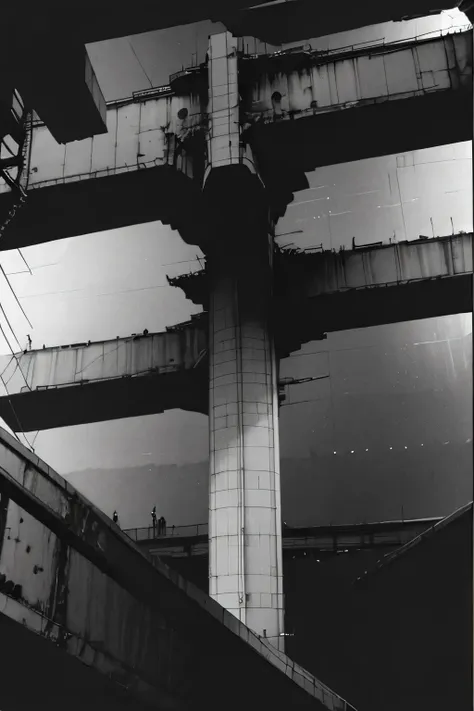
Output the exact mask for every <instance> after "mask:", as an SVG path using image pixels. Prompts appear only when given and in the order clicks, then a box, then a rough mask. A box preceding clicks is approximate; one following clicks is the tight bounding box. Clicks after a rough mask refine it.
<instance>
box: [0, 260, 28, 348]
mask: <svg viewBox="0 0 474 711" xmlns="http://www.w3.org/2000/svg"><path fill="white" fill-rule="evenodd" d="M0 271H1V272H2V274H3V276H4V277H5V279H6V282H7V284H8V286H9V287H10V290H11V292H12V294H13V296H14V297H15V301H16V303H17V304H18V306H19V307H20V309H21V311H22V314H23V316H24V317H25V318H26V320H27V321H28V325H29V326H30V328H33V324H32V323H31V321H30V319H29V318H28V316H27V315H26V312H25V309H24V308H23V306H22V305H21V304H20V300H19V299H18V296H17V295H16V292H15V289H14V288H13V287H12V285H11V284H10V280H9V278H8V277H7V275H6V274H5V270H4V268H3V267H2V265H1V264H0ZM18 345H19V344H18ZM20 347H21V346H20Z"/></svg>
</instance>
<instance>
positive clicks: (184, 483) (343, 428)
mask: <svg viewBox="0 0 474 711" xmlns="http://www.w3.org/2000/svg"><path fill="white" fill-rule="evenodd" d="M451 15H452V17H451V16H448V15H447V14H445V15H443V16H442V17H441V18H429V19H428V20H426V19H424V20H419V21H416V22H411V23H406V24H404V25H390V24H387V25H384V26H380V25H379V26H374V27H372V28H365V29H364V30H361V31H358V32H356V33H344V35H339V36H333V37H331V38H321V39H319V40H318V41H317V42H315V43H313V46H318V47H325V46H331V47H336V46H346V45H348V44H353V43H357V42H362V41H369V40H371V41H374V40H379V39H382V38H383V37H385V38H386V39H387V40H389V39H395V38H396V37H397V36H399V34H400V30H402V31H403V33H404V36H406V37H408V36H414V35H415V34H416V35H420V34H424V33H425V32H428V31H430V30H434V29H437V28H439V27H440V21H441V22H442V23H443V25H442V26H443V27H449V25H450V23H451V22H453V21H456V22H459V18H458V17H457V16H456V15H455V13H454V12H452V13H451ZM464 21H465V20H464V19H463V18H461V24H462V23H463V22H464ZM216 29H217V30H218V29H219V26H217V25H211V24H210V23H200V24H199V25H195V26H187V27H183V28H177V29H175V30H171V31H164V32H158V33H147V34H145V35H140V36H136V37H134V38H131V41H130V39H128V38H124V39H120V40H114V41H111V42H104V43H99V44H97V45H93V46H91V47H89V53H90V56H91V59H92V61H93V63H94V67H95V69H96V73H97V76H98V79H99V82H100V83H101V86H102V89H103V91H104V93H105V95H106V98H107V99H112V98H118V97H123V96H126V95H129V94H130V93H131V92H132V91H134V90H138V89H143V88H147V87H149V86H150V83H151V84H153V85H155V86H156V85H161V84H165V83H167V79H168V75H169V74H170V73H171V72H174V71H177V70H178V69H180V68H181V66H188V65H190V64H192V63H193V61H194V62H195V61H196V60H195V57H196V56H198V59H199V61H201V60H202V56H203V53H204V52H205V49H206V43H207V35H208V34H209V33H210V32H214V31H216ZM397 33H398V34H397ZM257 48H258V47H257ZM193 54H194V57H193ZM470 156H471V145H470V143H467V144H458V145H454V146H445V147H442V148H440V149H435V150H429V151H416V152H412V153H409V154H404V155H400V156H389V157H384V158H379V159H375V160H370V161H361V162H358V163H352V164H346V165H342V166H332V167H328V168H324V169H320V170H317V171H314V172H313V173H311V174H309V176H308V178H309V182H310V188H309V189H308V190H306V191H303V192H301V193H298V194H297V195H296V196H295V202H294V204H293V205H292V206H290V207H289V209H288V211H287V213H286V215H285V217H284V218H283V219H282V220H281V221H280V223H279V225H278V228H277V234H278V235H279V236H278V241H279V242H280V244H288V243H294V244H296V245H299V246H302V247H309V246H314V245H315V244H321V243H322V244H323V245H324V246H325V247H328V248H329V247H334V248H337V247H338V246H340V245H341V244H349V243H350V240H351V238H352V236H353V235H354V234H355V235H356V238H357V241H358V242H360V243H368V242H371V241H372V242H378V241H380V240H382V239H383V240H386V241H388V239H389V238H391V237H393V236H395V237H396V238H397V239H398V240H403V239H416V238H417V237H418V236H419V234H426V235H431V234H433V233H434V234H437V235H439V234H447V233H450V232H451V231H452V225H454V229H455V230H456V231H459V230H465V231H470V230H472V197H471V196H472V181H471V160H470ZM451 218H452V223H451ZM23 253H24V256H25V257H26V259H27V261H28V263H29V264H30V266H31V267H32V271H33V275H32V276H31V275H30V274H29V273H26V274H25V273H23V274H15V275H14V276H12V277H11V279H12V282H13V284H14V286H15V290H16V292H17V294H18V295H19V296H20V298H21V303H22V305H23V307H24V308H25V310H26V312H27V314H28V317H29V318H30V320H31V321H32V323H33V325H34V330H33V331H31V329H30V328H29V327H28V325H27V324H26V322H25V321H24V319H23V317H22V315H21V312H20V311H19V309H18V307H17V305H16V304H15V302H14V300H13V299H10V301H9V300H8V299H9V298H10V297H8V296H7V297H6V299H5V305H6V306H7V311H8V313H9V315H11V319H12V321H13V323H14V328H15V331H16V332H17V334H18V335H19V337H20V338H21V339H23V341H24V342H26V334H27V333H30V332H31V333H32V337H33V345H34V346H41V345H42V343H46V344H48V345H53V344H58V343H70V342H74V341H83V340H88V339H92V340H99V339H101V338H104V339H105V338H114V337H115V336H117V335H121V336H123V335H128V334H130V333H132V332H138V331H141V330H143V329H144V328H148V329H149V330H150V331H159V330H163V329H164V328H165V327H166V326H168V325H172V324H173V323H177V322H179V321H182V320H185V319H187V318H188V317H189V314H190V313H192V312H195V311H196V310H197V309H196V308H195V307H193V306H192V304H190V303H189V302H187V301H186V300H185V298H184V295H183V294H182V293H181V292H180V291H177V290H174V289H171V288H170V287H169V286H168V285H167V283H166V274H168V275H171V276H174V275H176V274H178V273H181V272H183V271H188V270H190V269H195V268H197V267H198V262H197V261H196V256H199V252H198V251H197V250H196V248H193V247H189V246H187V245H185V244H184V243H183V242H182V240H181V239H180V237H179V235H178V233H176V232H173V231H171V230H170V229H169V228H167V227H163V226H162V225H161V224H159V223H151V224H147V225H138V226H136V227H134V228H127V229H123V230H117V231H114V232H108V233H99V234H95V235H89V236H85V237H78V238H75V239H72V240H62V241H59V242H56V243H52V244H46V245H40V246H37V247H32V248H30V249H27V250H24V251H23ZM1 261H2V264H3V265H4V267H5V269H6V271H8V272H9V273H14V272H21V271H24V269H25V266H24V262H23V261H22V259H21V257H20V255H18V253H15V252H10V253H5V254H3V255H2V258H1ZM4 291H5V290H3V292H2V295H3V293H4ZM470 332H471V317H470V315H469V316H467V315H465V316H457V317H450V318H446V319H436V320H432V321H430V322H419V323H410V324H399V325H395V326H386V327H381V328H374V329H364V330H360V331H353V332H346V333H337V334H332V335H330V337H329V338H328V340H327V341H324V342H322V343H312V344H308V345H307V346H305V347H304V348H303V349H302V351H300V352H299V353H297V354H294V355H293V356H292V357H291V358H289V359H286V361H284V362H283V364H282V374H283V375H292V376H295V377H300V376H306V375H315V374H328V375H330V378H329V379H327V380H322V381H319V382H317V383H314V384H312V385H311V386H310V387H308V386H306V387H305V388H304V389H303V387H302V386H299V387H297V388H293V389H292V390H291V393H290V401H291V402H292V403H293V404H287V405H285V406H284V407H283V408H282V410H281V426H280V428H281V455H282V487H283V511H284V515H285V516H286V517H287V518H289V519H291V522H292V523H294V524H298V523H318V522H320V523H323V522H327V521H333V522H335V521H337V520H339V521H341V520H345V521H348V520H354V521H356V520H360V519H366V520H368V519H372V520H377V519H380V518H387V517H397V516H399V515H400V513H401V512H402V507H403V513H404V515H405V516H407V515H413V516H418V515H440V514H442V513H449V511H450V510H451V508H453V507H454V506H456V505H458V504H459V505H461V504H462V503H464V501H465V499H466V497H468V498H469V497H470V496H471V483H470V476H471V474H470V469H469V468H468V467H469V458H470V456H471V451H472V449H471V448H472V442H471V443H469V442H468V443H466V440H468V439H470V438H471V435H472V417H471V403H472V391H471V387H472V385H471V383H472V365H471V359H472V344H471V340H470V337H466V335H467V334H469V333H470ZM22 345H23V343H22ZM2 352H6V345H4V346H3V348H2ZM302 401H303V402H302ZM308 401H309V402H308ZM207 437H208V434H207V418H206V417H204V416H201V415H196V414H191V413H183V412H180V411H172V412H168V413H164V414H161V415H156V416H150V417H147V418H135V419H130V420H124V421H118V422H110V423H99V424H94V425H86V426H81V427H74V428H65V429H62V430H56V431H50V432H44V433H40V434H39V435H38V436H37V437H36V439H35V448H36V452H37V454H38V455H39V456H41V457H42V458H44V459H45V460H46V461H47V462H48V463H49V464H50V465H51V466H53V467H55V468H57V470H58V471H59V472H60V473H61V474H64V475H66V476H67V475H68V473H71V472H78V471H80V470H91V471H89V472H84V473H83V474H77V473H74V475H73V476H72V481H73V483H74V484H75V485H77V486H78V487H79V488H81V489H82V490H83V491H84V493H86V495H87V496H89V498H91V499H92V500H94V501H95V502H96V503H97V504H98V505H99V506H101V507H102V508H104V510H105V511H106V513H108V514H109V515H110V514H111V513H112V511H113V509H114V508H118V509H119V511H120V513H121V522H122V525H124V526H136V525H145V524H146V523H147V521H146V518H147V516H148V508H149V502H150V500H151V498H155V499H157V500H159V501H160V502H161V506H162V512H163V513H164V514H165V516H166V517H167V518H168V520H169V521H173V522H175V523H177V524H184V523H194V522H196V521H198V520H205V519H206V518H207V511H206V507H207V458H208V439H207ZM28 439H29V441H30V442H31V441H32V440H33V439H34V433H33V434H30V435H29V436H28ZM422 445H423V447H422ZM390 447H392V449H390ZM405 448H406V449H405ZM334 452H336V454H334ZM98 469H105V470H108V471H106V472H102V473H101V474H100V477H99V475H98V474H96V473H95V472H96V470H98Z"/></svg>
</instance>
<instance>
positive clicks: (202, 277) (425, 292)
mask: <svg viewBox="0 0 474 711" xmlns="http://www.w3.org/2000/svg"><path fill="white" fill-rule="evenodd" d="M170 283H171V284H173V285H174V286H178V287H180V288H182V289H183V290H184V292H185V294H186V296H187V297H188V298H189V299H191V300H192V301H193V303H195V304H199V305H202V306H203V307H204V309H207V308H208V298H209V297H208V289H209V286H208V277H207V274H206V272H205V271H204V270H203V271H201V272H196V273H195V274H194V275H186V276H183V277H177V278H175V279H172V280H170ZM274 294H275V300H274V329H275V340H276V347H277V354H278V356H279V357H280V358H283V357H285V356H287V355H289V354H290V353H291V352H293V351H295V350H298V349H299V348H301V346H302V344H303V343H306V342H308V341H311V340H314V339H317V338H320V337H321V335H322V334H324V333H325V332H331V331H343V330H347V329H352V328H365V327H368V326H378V325H381V324H386V323H399V322H403V321H411V320H416V319H423V318H433V317H435V316H447V315H449V314H453V313H467V312H470V311H472V303H473V300H472V233H470V234H460V235H454V236H449V237H435V238H433V239H419V240H417V241H413V242H401V243H398V244H386V245H380V246H379V245H374V246H367V247H360V248H356V249H353V250H342V251H339V252H331V251H326V252H307V253H304V252H301V253H300V252H292V251H281V252H279V253H278V254H277V256H276V259H275V284H274Z"/></svg>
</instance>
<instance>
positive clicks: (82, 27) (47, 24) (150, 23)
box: [1, 0, 472, 143]
mask: <svg viewBox="0 0 474 711" xmlns="http://www.w3.org/2000/svg"><path fill="white" fill-rule="evenodd" d="M260 4H262V3H261V0H252V2H249V0H231V1H230V2H229V1H228V2H227V3H226V9H225V11H223V10H222V9H221V4H220V3H217V2H216V1H215V0H208V1H207V2H206V3H204V5H203V6H201V4H200V6H199V8H198V7H197V6H196V5H195V4H194V5H191V4H189V3H186V4H185V5H184V7H183V6H179V7H177V8H170V7H169V6H167V7H166V8H165V7H162V4H156V3H155V4H152V5H150V3H149V2H147V1H146V0H138V6H137V7H136V8H135V9H134V13H132V16H131V15H130V13H129V12H128V11H126V10H125V9H123V10H120V9H119V8H118V7H117V6H116V5H113V6H111V5H110V3H109V2H107V1H105V2H102V3H101V4H100V6H99V7H98V6H97V4H96V3H92V4H89V3H86V5H85V6H84V5H83V4H81V7H80V11H78V12H75V13H74V22H73V23H71V22H70V19H69V15H68V16H67V18H66V16H65V14H64V8H63V6H62V4H61V3H58V2H56V1H55V0H50V2H48V3H47V5H46V7H44V6H43V5H42V6H41V9H39V8H38V7H36V6H33V7H32V8H31V9H29V11H28V13H27V16H26V17H25V13H24V12H23V10H22V8H20V7H19V6H18V7H15V6H11V5H10V6H9V7H8V8H7V9H5V10H3V11H2V20H3V30H4V41H3V45H2V50H1V54H2V66H3V67H4V71H5V69H6V74H7V75H8V79H9V81H11V82H12V85H13V86H15V87H16V88H17V89H18V90H19V91H20V93H22V94H23V95H24V96H25V98H26V100H27V102H28V105H29V108H33V109H35V110H36V111H37V112H38V114H39V115H40V116H41V117H42V118H43V120H44V121H45V122H46V124H47V125H48V128H49V130H50V131H51V133H52V134H53V135H54V136H55V138H56V140H57V141H58V142H61V143H67V142H70V141H76V140H81V139H83V138H85V137H88V136H93V135H98V134H100V133H103V132H104V130H105V125H104V123H105V115H104V110H103V97H102V94H101V92H100V89H99V87H98V85H97V82H96V81H95V78H94V83H93V86H92V85H89V83H88V81H87V77H88V76H89V75H90V73H91V72H90V70H91V67H90V63H89V61H88V58H86V53H85V48H84V44H86V43H90V42H97V41H101V40H105V39H111V38H113V37H123V36H128V35H132V34H137V33H141V32H147V31H151V30H156V29H161V28H165V27H172V26H176V25H180V24H188V23H190V22H198V21H199V20H204V19H213V20H223V21H224V22H225V23H226V24H227V26H228V29H230V30H231V31H232V32H233V33H234V34H242V35H244V36H249V35H252V36H253V35H255V36H257V37H259V38H260V39H262V40H264V41H267V42H272V43H276V44H281V43H283V42H290V41H294V40H296V39H302V38H304V37H307V36H308V35H307V33H308V31H309V32H311V33H312V34H314V33H318V35H322V34H329V33H332V32H339V31H344V30H349V29H354V28H357V27H362V26H364V25H367V24H374V23H377V22H384V21H388V20H401V19H408V18H410V17H418V16H422V15H427V14H431V13H433V12H434V13H437V12H440V11H441V10H442V9H450V7H449V3H448V4H447V6H446V7H445V6H444V5H443V4H442V5H443V6H442V7H441V6H440V3H437V5H436V7H435V8H434V9H433V7H432V5H433V3H432V0H416V1H415V0H412V1H411V2H410V3H408V2H407V0H390V2H386V3H383V4H382V3H380V2H378V1H375V0H366V2H365V3H364V5H363V6H362V7H361V6H360V5H358V6H357V8H356V9H354V7H353V4H352V3H351V2H350V0H339V2H338V3H337V5H335V6H330V7H329V6H328V7H327V8H324V9H322V8H321V7H320V6H319V4H318V6H317V7H316V4H315V3H314V1H313V0H298V1H297V2H296V1H294V2H291V3H285V4H283V5H278V4H277V5H275V6H271V7H263V8H258V7H255V6H258V5H260ZM250 5H252V6H253V7H252V8H251V9H248V8H249V6H250ZM460 6H461V9H463V8H464V7H465V8H466V10H467V12H468V13H470V12H472V9H471V7H470V3H469V2H461V4H460ZM84 60H85V63H86V64H85V67H84ZM84 70H86V71H84ZM84 80H85V83H84Z"/></svg>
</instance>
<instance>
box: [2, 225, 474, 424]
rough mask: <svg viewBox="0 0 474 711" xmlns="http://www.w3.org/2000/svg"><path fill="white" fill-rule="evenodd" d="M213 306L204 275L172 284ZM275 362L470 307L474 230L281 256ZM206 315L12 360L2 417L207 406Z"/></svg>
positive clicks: (57, 417)
mask: <svg viewBox="0 0 474 711" xmlns="http://www.w3.org/2000/svg"><path fill="white" fill-rule="evenodd" d="M171 283H172V284H173V285H175V286H180V287H181V288H183V290H184V291H185V294H186V295H187V296H188V297H192V300H193V301H194V302H195V303H198V304H201V305H203V306H204V308H205V309H207V308H208V300H209V282H208V276H207V274H206V272H200V273H197V274H196V275H194V276H187V277H186V278H178V279H173V280H171ZM274 289H275V301H274V306H273V310H274V331H275V342H276V343H275V345H276V355H277V358H284V357H286V356H288V355H289V354H290V353H292V352H294V351H297V350H299V349H300V348H301V346H302V345H303V343H306V342H308V341H311V340H315V339H318V338H321V337H322V335H323V334H324V333H325V332H331V331H339V330H346V329H353V328H365V327H368V326H377V325H382V324H386V323H399V322H403V321H410V320H414V319H423V318H434V317H436V316H447V315H449V314H455V313H467V312H471V311H472V304H473V295H472V234H466V235H457V236H455V237H444V238H436V239H431V240H418V241H416V242H404V243H401V244H398V245H386V246H382V247H372V248H363V249H357V250H353V251H350V250H348V251H343V252H339V253H332V252H327V253H322V254H304V253H302V254H298V253H297V254H289V253H280V254H278V255H277V256H276V259H275V286H274ZM206 348H207V314H204V315H203V316H202V317H198V318H196V320H195V322H194V323H193V322H191V323H189V324H184V325H183V326H181V327H177V329H176V332H174V331H172V332H169V333H162V334H150V335H148V336H141V337H139V338H135V337H130V338H128V339H117V340H116V341H104V342H102V343H92V344H90V345H88V344H76V345H72V346H67V347H60V348H46V349H45V350H39V351H27V352H26V353H21V354H17V355H16V356H15V357H11V356H4V357H3V358H2V360H1V363H0V373H2V377H3V379H4V380H5V381H7V382H8V392H9V393H10V396H9V397H8V398H7V397H6V396H5V395H4V396H3V397H0V417H2V418H3V419H4V420H5V422H7V424H8V425H9V427H11V428H12V429H13V430H14V431H17V432H20V431H21V430H24V431H31V430H43V429H49V428H54V427H63V426H66V425H75V424H83V423H85V422H98V421H101V420H110V419H115V418H119V417H131V416H136V415H146V414H152V413H156V412H163V410H166V409H173V408H181V409H184V410H190V411H194V412H202V413H206V414H207V412H208V384H209V376H208V371H207V367H208V360H207V358H208V356H207V351H206Z"/></svg>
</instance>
